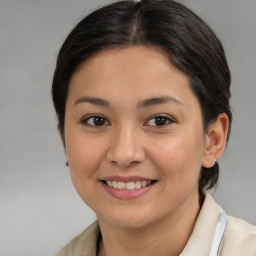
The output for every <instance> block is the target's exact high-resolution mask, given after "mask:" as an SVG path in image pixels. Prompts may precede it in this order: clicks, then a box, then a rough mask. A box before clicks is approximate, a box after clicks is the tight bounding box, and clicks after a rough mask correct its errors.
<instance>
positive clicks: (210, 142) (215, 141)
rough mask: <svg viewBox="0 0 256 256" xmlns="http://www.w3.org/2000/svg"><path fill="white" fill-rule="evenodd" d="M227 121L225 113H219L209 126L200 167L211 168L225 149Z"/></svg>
mask: <svg viewBox="0 0 256 256" xmlns="http://www.w3.org/2000/svg"><path fill="white" fill-rule="evenodd" d="M228 128H229V119H228V116H227V114H226V113H221V114H220V115H219V116H218V117H217V119H216V120H215V121H214V122H213V123H212V124H211V125H210V127H209V128H208V131H207V135H206V136H207V138H206V143H205V149H204V157H203V161H202V166H203V167H206V168H210V167H213V166H214V165H215V162H216V160H217V159H219V158H220V157H221V155H222V153H223V152H224V150H225V147H226V141H227V133H228Z"/></svg>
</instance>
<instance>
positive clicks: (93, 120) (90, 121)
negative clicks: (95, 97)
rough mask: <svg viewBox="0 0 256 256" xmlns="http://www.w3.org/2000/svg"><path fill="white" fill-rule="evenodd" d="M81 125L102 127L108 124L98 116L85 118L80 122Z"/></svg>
mask: <svg viewBox="0 0 256 256" xmlns="http://www.w3.org/2000/svg"><path fill="white" fill-rule="evenodd" d="M81 122H82V123H83V124H86V125H89V126H104V125H109V122H108V120H107V119H106V118H104V117H103V116H99V115H91V116H89V117H86V118H85V119H83V120H82V121H81Z"/></svg>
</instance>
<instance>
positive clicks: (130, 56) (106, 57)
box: [69, 46, 195, 101]
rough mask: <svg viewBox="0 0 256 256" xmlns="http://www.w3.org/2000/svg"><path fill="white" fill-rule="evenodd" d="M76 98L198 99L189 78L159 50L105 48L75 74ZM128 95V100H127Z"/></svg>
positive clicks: (71, 87) (73, 83)
mask: <svg viewBox="0 0 256 256" xmlns="http://www.w3.org/2000/svg"><path fill="white" fill-rule="evenodd" d="M69 89H70V90H69V94H71V95H70V96H72V97H79V96H80V95H81V94H85V95H84V96H95V95H96V96H98V97H108V98H110V100H118V99H120V100H124V99H125V97H130V96H132V98H133V99H134V100H135V99H138V100H142V99H143V98H150V97H153V96H155V95H156V94H158V95H161V96H165V95H169V96H172V97H175V98H177V100H180V101H182V99H183V100H185V99H184V97H185V96H187V97H191V96H192V97H195V96H194V94H193V92H192V90H191V89H190V85H189V81H188V78H187V76H186V75H185V74H184V73H182V72H181V71H180V70H178V69H177V68H175V67H174V66H173V65H172V64H171V62H170V60H169V59H168V56H167V54H166V53H165V52H164V51H163V50H162V49H159V48H156V47H144V46H133V47H128V48H114V49H105V50H102V51H100V52H99V53H97V54H95V55H94V56H92V57H90V58H89V59H87V60H86V61H85V62H84V63H83V64H82V65H81V66H80V67H79V68H78V69H77V70H76V72H75V73H74V74H73V76H72V78H71V81H70V88H69ZM123 96H124V97H123Z"/></svg>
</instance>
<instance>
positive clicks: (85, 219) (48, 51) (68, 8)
mask: <svg viewBox="0 0 256 256" xmlns="http://www.w3.org/2000/svg"><path fill="white" fill-rule="evenodd" d="M107 2H109V1H104V0H101V1H100V0H98V1H93V0H91V1H89V0H87V1H85V0H76V1H69V0H44V1H39V0H37V1H36V0H30V1H29V0H0V163H1V165H0V166H1V167H0V168H1V169H0V255H6V256H7V255H8V256H14V255H33V256H34V255H37V256H40V255H42V256H43V255H44V256H45V255H53V254H54V253H55V252H56V251H57V250H58V249H59V248H60V247H62V246H63V245H64V244H65V243H67V242H68V241H69V240H70V239H71V238H72V237H74V236H75V235H76V234H78V233H79V232H81V231H82V230H83V229H84V228H85V227H86V226H87V225H88V224H89V223H91V222H92V221H93V220H94V219H95V215H94V213H93V212H91V211H90V210H89V209H88V208H87V206H85V205H84V203H83V202H82V201H81V200H80V198H79V197H78V195H77V194H76V192H75V190H74V188H73V185H72V183H71V180H70V177H69V171H68V169H67V168H66V167H65V157H64V152H63V148H62V145H61V141H60V138H59V136H58V133H57V130H56V118H55V114H54V112H53V106H52V103H51V98H50V88H51V79H52V73H53V70H54V66H55V58H56V55H57V52H58V49H59V47H60V45H61V43H62V42H63V39H64V38H65V36H66V35H67V33H68V32H69V31H70V30H71V28H72V27H73V26H74V25H75V24H76V23H77V22H78V21H79V20H80V19H81V17H83V16H84V15H85V14H86V13H88V12H89V10H92V9H95V8H96V7H97V6H99V5H103V4H105V3H107ZM181 2H182V3H185V4H187V5H189V6H190V7H191V8H192V9H193V10H194V11H195V12H196V13H198V14H199V15H200V16H201V17H202V18H204V19H205V20H207V21H208V23H209V24H210V25H211V26H212V28H213V29H214V30H215V31H216V32H217V34H218V35H219V37H220V38H221V40H222V41H223V44H224V47H225V49H226V53H227V58H228V61H229V64H230V68H231V72H232V76H233V79H232V93H233V98H232V106H233V112H234V123H233V130H232V136H231V141H230V144H229V147H228V148H227V151H226V152H225V154H224V156H223V157H222V159H221V160H220V165H221V168H222V172H221V181H220V184H219V187H218V189H217V191H216V192H214V196H215V198H216V199H217V200H218V202H219V203H220V204H221V205H222V206H223V208H224V209H226V211H227V212H228V213H229V214H232V215H234V216H237V217H240V218H243V219H245V220H247V221H249V222H251V223H253V224H256V205H255V202H256V170H255V166H256V132H255V127H256V114H255V113H256V100H255V99H256V85H255V82H256V1H255V0H243V1H241V0H232V1H230V0H190V1H188V0H187V1H181Z"/></svg>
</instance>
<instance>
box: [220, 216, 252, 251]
mask: <svg viewBox="0 0 256 256" xmlns="http://www.w3.org/2000/svg"><path fill="white" fill-rule="evenodd" d="M221 255H233V256H236V255H237V256H238V255H239V256H240V255H243V256H256V226H253V225H251V224H249V223H248V222H246V221H244V220H241V219H238V218H235V217H231V216H229V217H228V222H227V227H226V231H225V235H224V237H223V243H222V246H221Z"/></svg>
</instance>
